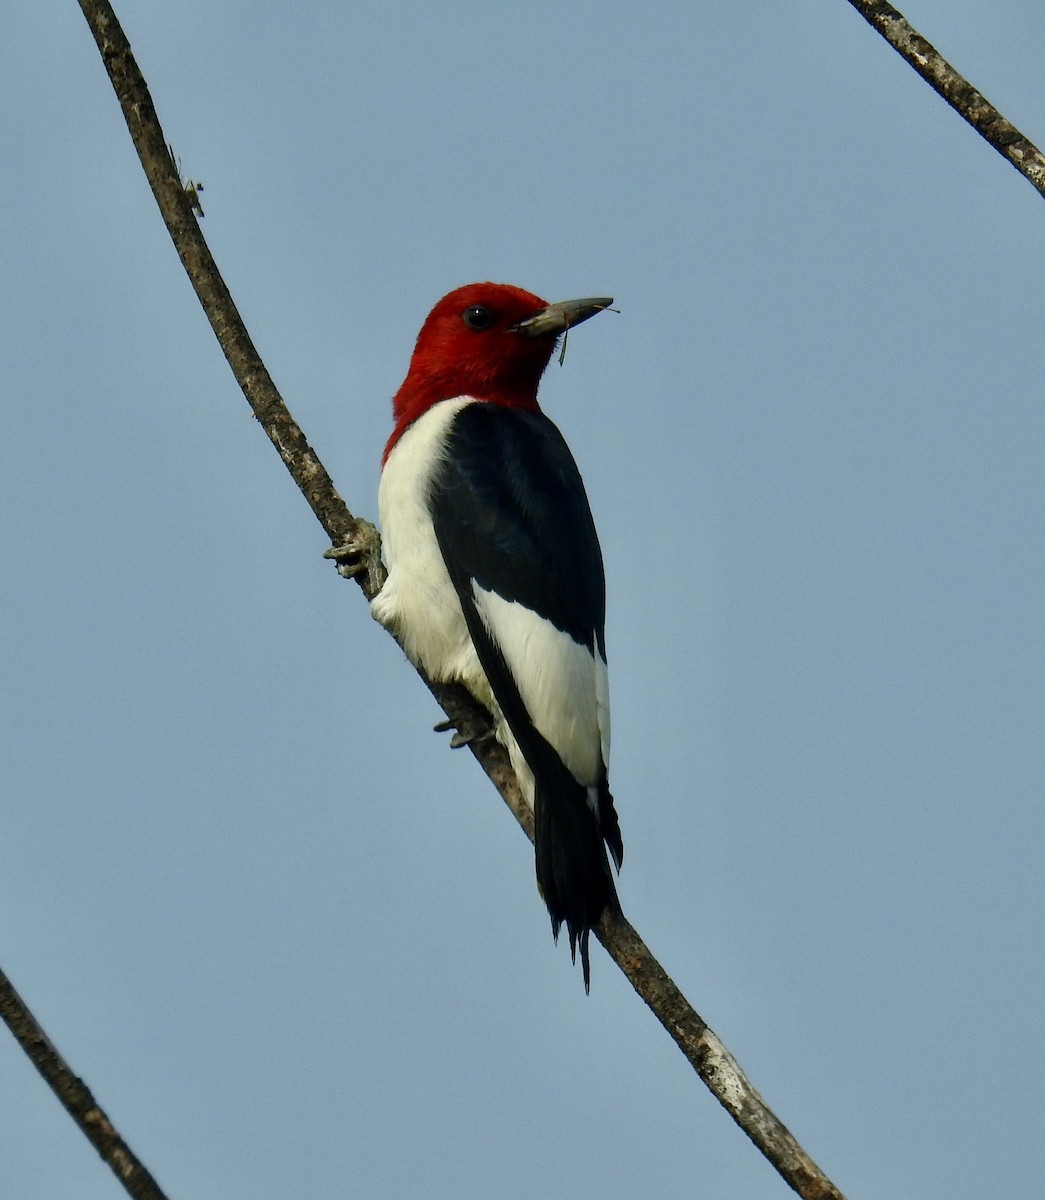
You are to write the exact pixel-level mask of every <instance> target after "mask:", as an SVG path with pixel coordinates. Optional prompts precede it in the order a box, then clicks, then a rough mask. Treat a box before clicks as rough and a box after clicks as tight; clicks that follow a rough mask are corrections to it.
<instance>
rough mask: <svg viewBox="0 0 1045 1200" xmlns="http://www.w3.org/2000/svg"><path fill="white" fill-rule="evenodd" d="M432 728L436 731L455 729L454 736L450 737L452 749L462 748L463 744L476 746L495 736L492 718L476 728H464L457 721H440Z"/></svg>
mask: <svg viewBox="0 0 1045 1200" xmlns="http://www.w3.org/2000/svg"><path fill="white" fill-rule="evenodd" d="M432 729H433V730H434V731H435V732H436V733H448V732H449V731H450V730H451V729H452V730H453V731H454V736H453V737H452V738H451V739H450V749H451V750H460V749H461V747H462V746H474V745H476V744H477V743H478V742H485V741H486V739H487V738H491V737H493V734H494V728H493V721H492V720H491V721H490V722H489V723H488V724H486V725H480V726H477V727H476V728H475V729H462V728H461V727H460V725H459V723H458V722H457V721H454V720H449V721H440V722H439V724H438V725H433V726H432Z"/></svg>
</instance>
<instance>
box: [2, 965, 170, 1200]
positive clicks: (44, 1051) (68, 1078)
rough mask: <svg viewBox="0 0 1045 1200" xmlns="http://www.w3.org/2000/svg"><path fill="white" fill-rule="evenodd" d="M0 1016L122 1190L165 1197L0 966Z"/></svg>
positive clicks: (144, 1197)
mask: <svg viewBox="0 0 1045 1200" xmlns="http://www.w3.org/2000/svg"><path fill="white" fill-rule="evenodd" d="M0 1017H3V1019H4V1022H5V1024H6V1025H7V1027H8V1029H10V1030H11V1032H12V1033H13V1034H14V1036H15V1039H16V1040H17V1042H18V1044H19V1045H20V1046H21V1047H22V1049H23V1050H24V1051H25V1052H26V1054H27V1055H28V1056H29V1059H30V1061H31V1062H32V1064H33V1066H34V1067H36V1069H37V1070H38V1071H39V1072H40V1074H41V1075H42V1076H43V1077H44V1079H45V1080H46V1081H47V1083H48V1084H49V1085H50V1088H51V1091H52V1092H54V1094H55V1095H56V1096H57V1097H58V1099H59V1100H61V1102H62V1104H63V1105H64V1106H65V1108H66V1110H67V1111H68V1113H69V1115H70V1116H71V1117H72V1119H73V1120H74V1121H75V1122H76V1124H77V1125H78V1126H79V1127H80V1129H81V1130H82V1131H83V1134H84V1136H85V1137H86V1138H87V1140H88V1141H89V1142H90V1143H91V1145H92V1146H93V1147H94V1148H95V1150H97V1151H98V1153H99V1154H100V1155H101V1156H102V1158H103V1159H104V1160H105V1162H107V1163H108V1164H109V1166H110V1167H111V1168H112V1170H113V1173H114V1174H115V1176H116V1178H117V1179H118V1180H119V1181H120V1182H121V1183H122V1184H123V1186H124V1189H125V1190H126V1192H127V1194H128V1195H129V1196H132V1197H133V1198H134V1200H167V1197H166V1196H165V1195H164V1193H163V1192H162V1191H161V1190H160V1185H159V1184H158V1183H157V1182H156V1180H155V1179H153V1177H152V1176H151V1175H150V1174H149V1172H148V1170H146V1168H145V1166H144V1165H143V1164H142V1162H141V1161H140V1160H139V1159H138V1158H137V1157H136V1156H135V1154H134V1152H133V1151H132V1150H131V1148H130V1146H128V1145H127V1143H126V1142H125V1141H124V1140H123V1138H122V1137H120V1135H119V1133H118V1132H117V1131H116V1129H115V1128H114V1126H113V1123H112V1122H111V1121H110V1120H109V1118H108V1117H107V1116H106V1115H105V1113H104V1112H103V1111H102V1109H101V1108H100V1107H99V1106H98V1104H97V1103H96V1101H95V1099H94V1097H93V1096H92V1095H91V1090H90V1088H89V1087H88V1086H87V1085H86V1084H85V1083H84V1081H83V1080H82V1079H79V1078H77V1076H76V1075H75V1074H74V1073H73V1071H72V1069H71V1068H70V1066H69V1064H68V1063H67V1062H66V1061H65V1059H64V1058H63V1057H62V1056H61V1054H59V1053H58V1051H57V1050H56V1049H55V1047H54V1045H53V1043H52V1042H51V1039H50V1038H49V1037H48V1036H47V1034H46V1033H44V1031H43V1029H42V1028H41V1027H40V1024H39V1022H38V1021H37V1020H36V1018H35V1017H34V1016H33V1014H32V1013H31V1012H30V1011H29V1009H28V1007H27V1006H26V1004H25V1001H24V1000H23V999H22V997H21V996H19V994H18V993H17V992H16V991H15V989H14V985H13V984H12V983H11V981H10V979H8V978H7V976H6V975H5V974H4V973H3V971H0Z"/></svg>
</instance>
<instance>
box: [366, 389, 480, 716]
mask: <svg viewBox="0 0 1045 1200" xmlns="http://www.w3.org/2000/svg"><path fill="white" fill-rule="evenodd" d="M471 403H474V401H473V400H472V399H471V397H469V396H461V397H459V398H458V399H456V400H444V401H443V402H442V403H441V404H437V405H435V406H434V407H433V408H430V409H429V410H428V411H427V412H426V413H424V414H423V415H422V416H420V417H418V419H417V420H416V421H415V422H414V423H413V425H411V426H410V428H409V429H408V430H407V431H406V432H405V433H404V434H403V435H402V437H401V438H400V439H399V441H398V442H396V444H395V446H394V447H393V448H392V452H391V454H389V456H388V460H387V462H386V463H385V466H384V470H383V471H382V473H381V486H380V489H379V490H378V494H377V502H378V509H379V511H380V515H381V540H382V544H383V548H384V555H385V564H386V566H387V567H388V579H387V580H386V582H385V586H384V587H383V588H382V589H381V591H380V592H379V593H378V594H377V595H376V596H375V597H374V599H373V601H371V604H370V611H371V613H372V615H373V616H374V617H375V618H376V619H377V620H378V621H380V622H381V624H382V625H384V626H385V627H386V628H387V629H391V630H392V631H393V632H394V633H395V634H396V636H397V637H398V638H399V640H400V641H401V642H402V645H403V649H404V650H405V651H406V653H407V656H408V657H409V659H410V661H411V662H413V663H414V664H415V665H417V666H420V667H423V668H424V670H425V672H426V673H427V675H428V676H429V678H431V679H438V680H444V681H447V682H449V681H454V680H456V681H459V682H461V683H463V684H464V685H465V687H467V688H468V690H469V691H470V692H472V694H473V695H474V696H476V698H477V699H479V700H480V701H481V702H482V703H483V704H485V705H486V707H488V708H490V709H491V711H496V710H495V708H494V705H493V697H492V695H491V694H490V688H489V684H488V683H487V682H486V676H485V674H484V673H483V669H482V667H480V665H479V660H478V658H477V657H476V654H475V650H474V649H473V647H472V641H471V638H470V637H469V636H468V630H467V628H466V626H465V623H464V616H463V615H462V613H461V604H460V601H459V600H458V598H457V593H456V591H455V590H454V586H453V584H452V583H451V582H450V576H449V574H447V570H446V565H445V564H444V562H443V556H442V554H441V553H440V551H439V545H438V543H437V542H436V539H435V530H434V529H433V528H432V518H431V515H430V512H429V508H428V494H429V489H430V488H431V485H432V476H433V473H434V472H435V469H436V467H437V466H438V465H439V463H440V461H441V458H442V455H443V454H444V453H445V446H446V437H447V433H448V432H449V429H450V426H451V424H452V423H453V420H454V417H456V415H457V414H458V413H459V412H460V411H461V409H462V408H464V407H465V405H467V404H471Z"/></svg>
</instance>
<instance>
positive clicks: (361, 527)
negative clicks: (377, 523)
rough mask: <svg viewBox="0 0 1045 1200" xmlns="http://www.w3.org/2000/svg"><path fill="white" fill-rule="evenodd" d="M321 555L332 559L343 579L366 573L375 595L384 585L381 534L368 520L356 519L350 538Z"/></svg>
mask: <svg viewBox="0 0 1045 1200" xmlns="http://www.w3.org/2000/svg"><path fill="white" fill-rule="evenodd" d="M323 557H324V558H329V559H333V561H334V562H335V563H336V565H337V571H338V574H339V575H341V576H343V577H344V578H345V579H352V578H353V577H354V576H356V575H363V574H366V575H368V576H369V577H370V583H371V587H372V588H373V591H374V594H375V595H376V594H377V593H378V592H379V591H380V590H381V588H382V586H383V585H384V582H385V576H386V574H387V572H386V571H385V564H384V563H383V562H382V561H381V535H380V534H379V533H378V532H377V529H376V528H375V527H374V526H373V525H371V524H370V522H369V521H357V522H356V529H355V533H354V535H353V537H352V540H351V541H348V542H345V543H344V544H342V545H340V546H331V547H330V549H329V550H324V551H323Z"/></svg>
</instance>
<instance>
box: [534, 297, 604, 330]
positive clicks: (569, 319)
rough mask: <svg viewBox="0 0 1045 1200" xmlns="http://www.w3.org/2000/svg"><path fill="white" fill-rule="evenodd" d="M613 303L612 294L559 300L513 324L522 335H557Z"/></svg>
mask: <svg viewBox="0 0 1045 1200" xmlns="http://www.w3.org/2000/svg"><path fill="white" fill-rule="evenodd" d="M612 303H613V297H612V296H589V297H588V298H587V299H586V300H560V301H559V302H558V303H557V304H549V305H548V307H547V308H542V309H541V310H540V312H535V313H534V314H533V316H532V317H527V318H526V320H525V321H520V322H519V323H518V325H513V326H512V329H513V330H514V331H515V332H516V333H521V334H522V335H523V336H524V337H558V335H559V334H560V333H565V332H566V330H567V329H572V328H573V326H574V325H579V324H580V323H581V322H582V321H587V319H588V318H589V317H594V316H595V314H596V313H600V312H602V310H603V309H605V308H609V306H610V305H611V304H612Z"/></svg>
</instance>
